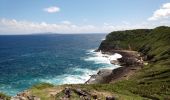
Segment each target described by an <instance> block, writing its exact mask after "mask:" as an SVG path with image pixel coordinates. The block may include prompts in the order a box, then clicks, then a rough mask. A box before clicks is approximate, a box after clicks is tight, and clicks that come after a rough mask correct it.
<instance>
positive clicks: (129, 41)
mask: <svg viewBox="0 0 170 100" xmlns="http://www.w3.org/2000/svg"><path fill="white" fill-rule="evenodd" d="M129 48H130V49H132V50H136V51H139V52H141V53H142V54H143V56H144V58H145V60H147V61H148V62H149V64H148V65H146V66H144V68H143V69H142V70H140V71H139V72H138V73H136V75H135V76H134V77H132V78H131V80H125V81H121V82H118V83H116V84H115V86H117V85H118V86H123V88H124V89H126V91H129V92H131V93H133V94H137V95H139V96H141V97H146V98H150V99H167V98H169V99H170V27H165V26H161V27H157V28H155V29H138V30H127V31H117V32H112V33H110V34H109V35H107V37H106V40H105V41H103V42H102V43H101V45H100V47H99V50H102V51H110V50H112V49H129ZM122 84H123V85H122Z"/></svg>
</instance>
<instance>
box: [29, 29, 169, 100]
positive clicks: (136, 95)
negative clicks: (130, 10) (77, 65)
mask: <svg viewBox="0 0 170 100" xmlns="http://www.w3.org/2000/svg"><path fill="white" fill-rule="evenodd" d="M99 50H101V51H102V52H112V51H113V50H134V51H138V52H140V53H141V54H142V57H143V58H144V61H145V62H147V63H148V64H147V65H144V66H143V68H142V69H140V70H138V71H137V72H136V73H134V75H132V76H131V77H130V78H129V79H128V80H119V81H117V82H115V83H109V84H77V85H61V86H53V85H50V84H44V83H42V84H38V85H35V86H33V87H31V88H30V89H29V90H28V91H29V95H34V96H37V97H40V98H41V99H42V100H60V99H61V97H63V96H64V89H65V88H66V87H69V88H71V89H72V90H73V92H72V97H71V100H79V95H77V92H76V89H81V90H83V91H86V92H88V93H89V94H90V96H91V97H90V98H94V96H97V97H98V98H101V100H105V97H106V96H114V97H115V98H116V100H117V99H118V100H170V77H169V76H170V27H165V26H161V27H157V28H155V29H137V30H126V31H116V32H112V33H110V34H108V35H107V36H106V40H104V41H102V43H101V45H100V46H99V48H98V51H99Z"/></svg>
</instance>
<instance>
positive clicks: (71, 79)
mask: <svg viewBox="0 0 170 100" xmlns="http://www.w3.org/2000/svg"><path fill="white" fill-rule="evenodd" d="M70 71H71V70H70ZM72 71H73V72H82V74H79V75H71V74H63V75H59V76H56V77H53V78H51V77H47V78H45V79H40V81H41V82H47V83H52V84H57V85H60V84H81V83H85V82H86V81H87V80H88V79H89V78H90V75H92V74H95V73H97V71H94V70H90V69H83V68H73V69H72Z"/></svg>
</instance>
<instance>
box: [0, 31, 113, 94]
mask: <svg viewBox="0 0 170 100" xmlns="http://www.w3.org/2000/svg"><path fill="white" fill-rule="evenodd" d="M105 35H106V34H81V35H75V34H65V35H61V34H51V35H8V36H0V92H3V93H6V94H8V95H12V96H13V95H16V94H17V93H18V92H21V91H23V90H25V89H28V88H29V87H31V86H32V85H34V84H38V83H41V82H48V83H52V84H56V85H57V84H76V83H84V82H85V81H87V80H88V79H89V78H90V76H89V75H91V74H94V73H96V72H97V70H98V69H100V68H105V67H111V66H112V65H111V64H110V63H109V62H108V61H107V59H105V58H102V57H98V54H96V53H94V52H93V50H95V49H97V48H98V46H99V45H100V43H101V41H102V39H103V38H105Z"/></svg>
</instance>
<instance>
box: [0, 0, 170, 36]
mask: <svg viewBox="0 0 170 100" xmlns="http://www.w3.org/2000/svg"><path fill="white" fill-rule="evenodd" d="M169 17H170V0H0V26H1V27H0V34H28V33H39V32H55V33H96V32H97V33H102V32H111V31H115V30H124V29H133V28H153V27H156V26H159V25H167V26H169V25H170V22H169V20H170V19H169Z"/></svg>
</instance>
